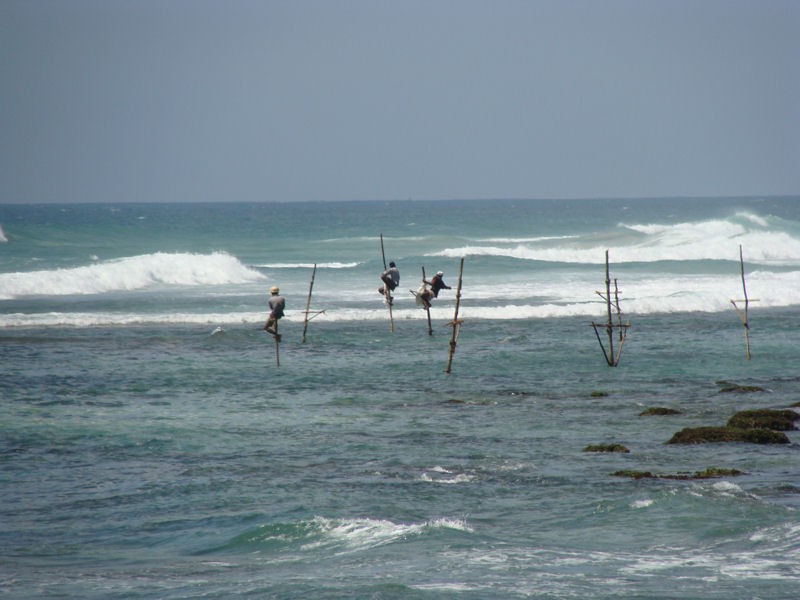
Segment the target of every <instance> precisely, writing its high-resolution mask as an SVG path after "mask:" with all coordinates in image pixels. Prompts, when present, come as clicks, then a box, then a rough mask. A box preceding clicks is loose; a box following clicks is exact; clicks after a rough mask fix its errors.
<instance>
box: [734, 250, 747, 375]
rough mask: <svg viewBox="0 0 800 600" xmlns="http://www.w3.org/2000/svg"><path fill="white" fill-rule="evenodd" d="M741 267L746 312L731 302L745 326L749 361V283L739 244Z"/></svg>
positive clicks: (745, 340) (745, 348) (745, 342)
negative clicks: (746, 278) (745, 275)
mask: <svg viewBox="0 0 800 600" xmlns="http://www.w3.org/2000/svg"><path fill="white" fill-rule="evenodd" d="M739 267H740V270H741V274H742V290H743V292H744V311H743V312H742V311H740V310H739V307H738V306H737V305H736V301H735V300H731V304H733V308H734V310H736V314H737V315H739V319H740V320H741V321H742V325H743V326H744V352H745V354H744V355H745V357H746V358H747V360H750V317H749V316H748V312H747V311H748V308H749V306H750V299H749V298H748V297H747V283H746V281H745V278H744V255H743V253H742V245H741V244H739Z"/></svg>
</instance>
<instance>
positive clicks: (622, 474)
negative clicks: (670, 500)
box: [612, 467, 743, 480]
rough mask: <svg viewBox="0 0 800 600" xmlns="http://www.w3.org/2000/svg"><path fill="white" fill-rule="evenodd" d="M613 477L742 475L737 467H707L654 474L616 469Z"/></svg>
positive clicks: (650, 477)
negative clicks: (701, 469)
mask: <svg viewBox="0 0 800 600" xmlns="http://www.w3.org/2000/svg"><path fill="white" fill-rule="evenodd" d="M612 475H614V476H615V477H630V478H631V479H679V480H689V479H716V478H719V477H733V476H736V475H743V472H742V471H739V470H737V469H720V468H717V467H708V468H707V469H706V470H705V471H695V472H694V473H691V474H689V473H677V474H675V475H656V474H653V473H651V472H650V471H631V470H624V471H616V472H615V473H612Z"/></svg>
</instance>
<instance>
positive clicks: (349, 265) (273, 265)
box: [253, 262, 362, 269]
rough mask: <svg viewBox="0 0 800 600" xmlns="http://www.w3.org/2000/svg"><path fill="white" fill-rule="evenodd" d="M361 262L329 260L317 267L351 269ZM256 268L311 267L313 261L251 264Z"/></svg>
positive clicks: (312, 266)
mask: <svg viewBox="0 0 800 600" xmlns="http://www.w3.org/2000/svg"><path fill="white" fill-rule="evenodd" d="M360 264H362V263H358V262H349V263H342V262H330V263H317V268H318V269H352V268H354V267H357V266H359V265H360ZM253 267H254V268H256V269H313V268H314V263H265V264H261V265H253Z"/></svg>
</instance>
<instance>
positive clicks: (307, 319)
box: [301, 263, 324, 344]
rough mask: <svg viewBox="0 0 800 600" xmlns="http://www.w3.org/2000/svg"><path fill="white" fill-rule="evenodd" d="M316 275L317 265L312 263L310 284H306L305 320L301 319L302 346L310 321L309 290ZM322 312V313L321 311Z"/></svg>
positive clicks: (312, 286)
mask: <svg viewBox="0 0 800 600" xmlns="http://www.w3.org/2000/svg"><path fill="white" fill-rule="evenodd" d="M316 274H317V263H314V268H313V269H312V271H311V283H309V284H308V299H307V300H306V310H305V318H304V319H303V339H302V340H301V341H302V343H303V344H305V343H306V330H307V329H308V322H309V321H310V320H311V319H309V318H308V315H309V314H310V312H311V310H310V309H311V290H312V289H313V288H314V276H315V275H316ZM322 312H324V311H322ZM318 314H320V313H319V312H317V313H315V316H316V315H318ZM312 318H313V317H312Z"/></svg>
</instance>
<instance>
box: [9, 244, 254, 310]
mask: <svg viewBox="0 0 800 600" xmlns="http://www.w3.org/2000/svg"><path fill="white" fill-rule="evenodd" d="M260 279H264V276H263V275H262V274H261V273H259V272H257V271H255V270H253V269H250V268H248V267H246V266H245V265H243V264H242V263H240V262H239V261H238V260H237V259H236V258H235V257H233V256H231V255H230V254H227V253H225V252H214V253H212V254H190V253H164V252H157V253H155V254H144V255H140V256H131V257H126V258H119V259H114V260H108V261H101V262H95V263H93V264H91V265H88V266H84V267H74V268H71V269H54V270H44V271H30V272H21V273H3V274H0V299H3V300H10V299H13V298H19V297H23V296H36V295H47V296H50V295H52V296H64V295H73V294H74V295H79V294H103V293H107V292H114V291H133V290H139V289H144V288H147V287H150V286H153V285H158V284H162V285H176V286H200V285H226V284H233V283H244V282H249V281H256V280H260Z"/></svg>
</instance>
